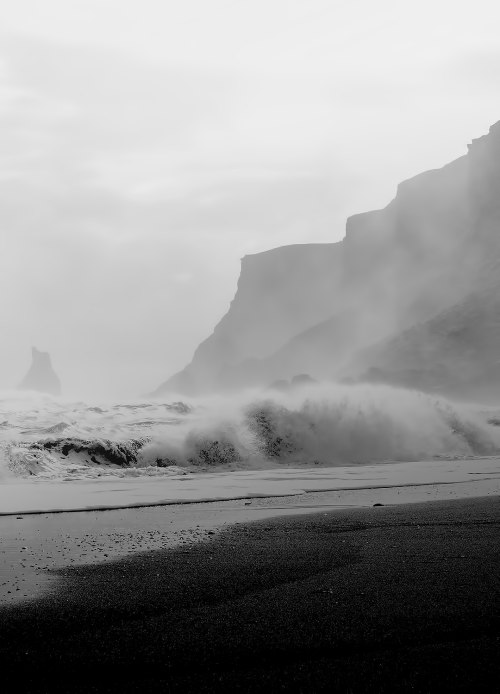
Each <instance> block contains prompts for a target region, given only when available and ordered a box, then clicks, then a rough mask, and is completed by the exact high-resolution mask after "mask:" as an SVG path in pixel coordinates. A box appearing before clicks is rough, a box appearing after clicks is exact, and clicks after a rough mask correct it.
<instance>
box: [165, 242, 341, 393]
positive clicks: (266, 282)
mask: <svg viewBox="0 0 500 694" xmlns="http://www.w3.org/2000/svg"><path fill="white" fill-rule="evenodd" d="M340 268H341V244H340V243H335V244H333V243H332V244H305V245H294V246H284V247H282V248H275V249H273V250H270V251H266V252H264V253H257V254H255V255H248V256H245V257H244V258H243V259H242V262H241V274H240V279H239V281H238V287H237V291H236V295H235V297H234V299H233V301H232V302H231V305H230V307H229V311H228V312H227V314H226V315H225V316H224V317H223V318H222V320H221V321H220V323H218V325H217V326H216V327H215V329H214V332H213V334H212V335H211V336H210V337H209V338H207V339H206V340H205V341H204V342H202V343H201V344H200V346H199V347H198V348H197V350H196V352H195V354H194V356H193V360H192V362H191V363H190V364H189V365H188V366H187V367H186V368H185V369H184V370H183V371H181V372H180V373H178V374H175V375H174V376H173V377H172V378H170V379H169V380H168V381H166V382H165V383H163V384H162V385H161V386H160V387H159V388H158V389H157V391H156V392H155V394H158V395H159V394H161V393H164V392H179V393H186V394H191V393H196V392H206V391H210V390H213V389H216V388H218V387H219V385H220V382H221V378H223V376H222V374H223V373H224V372H226V371H228V370H230V369H231V368H232V367H233V366H234V365H236V364H239V363H240V362H242V361H243V360H245V359H247V358H250V357H254V358H262V357H265V356H267V355H269V354H272V353H273V352H274V351H276V350H277V349H278V348H279V347H281V345H283V344H284V343H285V342H286V341H287V340H288V339H290V338H291V337H292V336H293V335H295V334H296V333H298V332H301V331H302V330H306V329H307V328H309V327H311V326H313V325H315V324H316V323H318V322H320V321H322V320H324V319H325V318H327V317H328V316H329V315H330V313H331V306H332V303H333V302H334V301H335V294H336V292H337V289H338V285H339V281H340V276H341V273H340Z"/></svg>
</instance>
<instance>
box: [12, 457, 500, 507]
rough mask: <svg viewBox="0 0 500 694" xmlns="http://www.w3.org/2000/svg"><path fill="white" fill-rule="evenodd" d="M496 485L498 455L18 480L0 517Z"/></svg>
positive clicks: (499, 479)
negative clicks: (477, 483) (482, 483)
mask: <svg viewBox="0 0 500 694" xmlns="http://www.w3.org/2000/svg"><path fill="white" fill-rule="evenodd" d="M475 478H476V479H483V480H486V479H489V480H490V481H491V482H492V484H493V485H496V484H497V482H500V457H498V456H485V457H476V458H460V459H454V460H449V459H445V460H441V459H440V460H432V461H430V460H423V461H413V462H407V463H395V462H390V463H381V464H376V465H357V466H354V465H350V466H338V467H306V466H299V467H286V468H280V467H275V468H267V469H255V470H253V469H249V470H244V471H232V472H228V471H225V472H224V471H223V472H221V471H216V472H213V473H200V474H197V475H194V474H191V475H184V474H183V475H172V476H166V477H162V476H159V477H156V476H153V477H150V476H144V477H140V476H131V477H125V478H115V477H111V476H110V477H107V476H106V477H103V478H100V479H99V480H97V481H96V480H91V479H88V480H85V479H78V480H74V479H69V480H64V481H44V480H23V481H22V482H17V483H16V482H15V481H10V482H9V483H7V484H0V517H2V516H5V515H16V514H20V513H24V514H34V513H40V514H45V513H56V512H71V511H73V512H82V511H91V510H112V509H119V508H141V507H150V506H157V505H158V506H163V505H169V504H172V505H179V504H189V503H203V502H207V503H208V502H219V501H223V500H235V499H244V498H248V499H250V498H261V497H262V498H264V497H286V496H296V495H297V494H303V493H311V492H321V491H325V492H326V491H328V492H332V493H334V492H339V491H341V490H345V491H349V490H351V491H355V490H363V489H385V488H400V487H410V486H411V487H417V486H434V485H446V484H455V483H469V482H471V480H474V479H475Z"/></svg>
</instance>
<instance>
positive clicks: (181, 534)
mask: <svg viewBox="0 0 500 694" xmlns="http://www.w3.org/2000/svg"><path fill="white" fill-rule="evenodd" d="M495 496H500V479H498V480H494V481H491V480H489V479H486V478H482V479H479V480H474V479H472V480H469V481H467V482H461V483H445V484H439V485H433V484H430V483H429V484H420V485H413V486H406V487H405V486H390V487H366V488H355V489H337V490H333V491H332V490H324V491H307V492H301V493H299V494H293V495H292V494H289V495H286V496H283V495H282V496H276V497H272V496H260V497H253V498H248V497H243V498H239V499H225V500H217V501H200V502H189V503H183V504H175V503H170V504H156V505H141V506H137V507H132V508H131V507H125V508H123V507H120V508H115V509H109V510H108V509H99V510H95V509H85V510H82V511H73V510H72V511H69V512H67V511H64V510H61V511H58V512H43V513H42V512H39V513H14V514H8V515H6V514H5V515H1V516H0V608H1V606H2V605H6V604H19V603H25V602H27V601H30V600H33V599H37V598H38V597H40V596H43V595H45V594H46V593H47V592H51V591H53V590H54V589H57V585H58V582H59V579H58V575H57V572H58V571H60V570H62V569H64V568H66V567H68V566H73V565H88V564H94V563H106V562H111V561H119V560H121V559H123V558H124V557H128V556H132V555H134V554H137V553H140V552H144V551H157V550H163V549H165V548H175V547H179V546H191V545H192V544H196V543H199V542H202V541H206V540H207V539H210V537H212V536H213V534H218V533H220V532H221V531H222V530H223V529H225V528H227V527H229V526H231V525H241V524H244V523H248V522H252V521H259V520H263V519H269V518H275V517H279V516H282V517H289V516H294V515H296V516H299V515H312V514H315V513H321V512H323V513H324V512H327V513H338V512H341V511H343V510H346V509H356V508H365V509H369V508H371V507H373V506H374V505H376V504H378V505H382V506H385V507H404V506H406V505H411V504H416V503H429V502H436V501H452V500H459V499H467V498H469V499H470V498H488V497H490V498H491V497H495Z"/></svg>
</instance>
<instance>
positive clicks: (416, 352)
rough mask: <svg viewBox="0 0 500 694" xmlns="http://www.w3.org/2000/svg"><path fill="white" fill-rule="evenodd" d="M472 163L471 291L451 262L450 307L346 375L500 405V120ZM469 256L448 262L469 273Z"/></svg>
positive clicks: (475, 145) (468, 194)
mask: <svg viewBox="0 0 500 694" xmlns="http://www.w3.org/2000/svg"><path fill="white" fill-rule="evenodd" d="M465 160H466V162H467V165H468V169H467V171H468V180H467V184H468V185H467V188H466V190H465V192H464V199H466V200H467V209H466V212H467V217H466V218H467V226H468V229H467V231H466V234H465V237H464V242H463V243H462V245H461V246H460V247H459V248H460V250H461V253H462V254H463V257H466V258H468V259H469V268H468V269H469V270H472V271H469V272H468V273H466V274H465V276H466V277H467V282H465V286H466V287H467V288H468V289H470V291H468V292H463V286H464V284H461V283H460V282H458V280H457V278H456V276H454V275H453V272H452V270H450V268H449V266H446V265H444V267H445V269H446V270H447V275H446V276H445V277H446V279H447V282H448V285H449V286H452V287H453V288H454V290H455V291H454V292H452V296H453V297H454V300H453V301H451V302H448V303H449V304H451V305H450V307H449V308H448V309H447V310H444V311H442V312H440V313H438V315H436V316H435V317H433V318H432V319H431V320H428V321H424V322H421V323H417V324H416V325H413V326H412V327H410V328H409V329H408V330H405V331H402V332H400V333H397V334H395V335H393V336H391V337H389V338H388V339H386V340H383V341H381V342H380V343H378V344H375V345H373V346H370V347H368V348H367V349H365V350H362V351H361V352H360V353H359V354H357V355H356V356H355V358H354V359H352V360H351V362H350V363H349V364H347V365H346V367H345V369H344V374H345V375H348V376H351V377H354V378H360V379H362V380H370V381H381V382H386V383H392V384H395V385H401V386H406V387H415V388H419V389H421V390H424V391H431V392H440V393H444V394H449V395H452V396H455V397H461V398H474V399H478V400H483V401H488V402H500V234H499V232H500V123H497V124H495V125H494V126H492V127H491V128H490V132H489V134H488V135H486V136H484V137H481V138H479V139H477V140H474V141H473V142H472V144H471V145H469V154H468V156H467V157H466V158H465ZM463 257H459V256H458V255H457V254H455V255H454V256H451V258H450V263H449V265H452V264H454V265H457V266H458V267H459V268H460V272H463V271H464V269H467V265H464V260H463ZM450 277H451V278H454V279H455V285H453V284H452V282H449V279H450ZM457 284H458V285H459V286H458V290H457V289H456V285H457ZM431 289H432V285H431ZM460 290H461V291H460ZM464 294H465V296H464Z"/></svg>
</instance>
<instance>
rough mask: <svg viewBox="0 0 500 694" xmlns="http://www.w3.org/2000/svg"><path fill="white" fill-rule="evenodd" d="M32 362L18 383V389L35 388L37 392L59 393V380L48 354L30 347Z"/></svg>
mask: <svg viewBox="0 0 500 694" xmlns="http://www.w3.org/2000/svg"><path fill="white" fill-rule="evenodd" d="M31 354H32V364H31V366H30V368H29V370H28V373H27V374H26V376H25V377H24V379H23V380H22V382H21V383H20V384H19V389H20V390H36V391H38V392H39V393H50V394H51V395H60V394H61V382H60V381H59V378H58V376H57V374H56V372H55V371H54V369H53V368H52V363H51V361H50V354H49V353H48V352H40V351H39V350H38V349H37V348H36V347H32V349H31Z"/></svg>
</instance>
